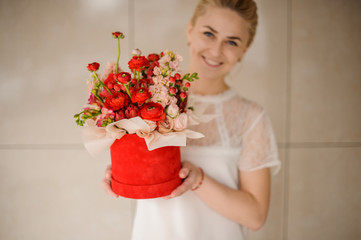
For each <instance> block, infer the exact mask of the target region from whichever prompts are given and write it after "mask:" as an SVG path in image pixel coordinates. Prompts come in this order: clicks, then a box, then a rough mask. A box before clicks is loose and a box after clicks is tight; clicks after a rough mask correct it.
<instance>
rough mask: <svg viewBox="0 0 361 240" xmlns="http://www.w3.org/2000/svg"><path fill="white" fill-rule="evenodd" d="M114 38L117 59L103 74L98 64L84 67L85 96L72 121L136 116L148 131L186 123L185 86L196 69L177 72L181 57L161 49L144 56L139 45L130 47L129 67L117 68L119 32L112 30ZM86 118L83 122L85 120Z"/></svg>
mask: <svg viewBox="0 0 361 240" xmlns="http://www.w3.org/2000/svg"><path fill="white" fill-rule="evenodd" d="M112 35H113V37H114V38H116V39H117V40H118V58H117V63H116V64H114V63H109V64H108V65H107V68H106V69H105V71H104V73H103V75H102V76H101V77H99V75H98V73H97V71H98V70H99V67H100V64H99V63H97V62H93V63H90V64H88V66H87V68H88V70H89V71H90V72H91V77H92V80H91V81H88V90H89V95H90V97H89V99H88V104H87V106H85V107H84V108H83V111H81V112H80V113H78V114H76V115H75V116H74V117H75V118H76V123H77V124H78V125H80V126H84V125H89V121H88V122H87V120H92V121H94V123H95V124H96V126H98V127H106V126H108V125H109V124H111V123H114V122H117V121H119V120H123V119H131V118H135V117H140V118H141V119H142V120H143V121H144V122H145V123H146V124H148V126H149V127H150V131H158V132H159V133H168V132H176V131H177V132H179V131H183V130H184V129H185V128H186V127H187V119H188V115H189V114H191V110H192V107H188V108H186V105H187V98H188V89H189V87H190V85H191V82H193V81H194V80H195V79H198V76H197V73H193V74H189V73H188V74H185V75H183V76H182V75H181V74H180V70H179V65H180V62H181V61H182V57H181V56H180V55H178V54H176V53H174V52H172V51H168V50H165V51H163V52H161V53H160V54H156V53H152V54H149V55H148V56H147V57H145V56H142V55H141V51H140V50H139V49H136V50H133V52H132V54H133V57H132V58H131V59H130V61H129V62H128V65H129V71H123V70H121V69H120V68H119V65H118V64H119V57H120V47H119V45H120V44H119V41H120V39H123V38H124V35H123V34H122V33H121V32H113V33H112ZM86 122H87V123H86Z"/></svg>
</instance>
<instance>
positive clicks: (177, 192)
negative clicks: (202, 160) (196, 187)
mask: <svg viewBox="0 0 361 240" xmlns="http://www.w3.org/2000/svg"><path fill="white" fill-rule="evenodd" d="M193 182H194V177H192V176H191V175H189V176H188V177H187V178H186V179H185V180H184V181H183V183H182V184H181V185H180V186H178V187H177V188H176V189H175V190H173V192H172V193H171V195H170V197H171V198H174V197H178V196H181V195H182V194H183V193H185V192H186V191H188V190H190V189H192V186H193Z"/></svg>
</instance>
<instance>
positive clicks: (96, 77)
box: [93, 72, 113, 95]
mask: <svg viewBox="0 0 361 240" xmlns="http://www.w3.org/2000/svg"><path fill="white" fill-rule="evenodd" d="M93 76H94V77H95V79H96V80H97V81H98V82H99V83H100V84H101V85H102V86H103V87H104V88H105V89H106V90H107V91H108V92H109V94H110V95H113V93H112V92H111V91H110V90H109V88H108V87H107V86H106V85H105V84H104V83H103V82H102V81H101V80H100V79H99V77H98V74H96V73H95V72H94V73H93Z"/></svg>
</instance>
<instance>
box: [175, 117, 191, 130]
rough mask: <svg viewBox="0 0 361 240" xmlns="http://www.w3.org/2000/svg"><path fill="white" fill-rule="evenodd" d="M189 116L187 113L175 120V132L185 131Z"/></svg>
mask: <svg viewBox="0 0 361 240" xmlns="http://www.w3.org/2000/svg"><path fill="white" fill-rule="evenodd" d="M187 122H188V116H187V114H185V113H181V114H179V116H178V117H177V118H176V119H174V127H173V129H174V130H175V131H178V132H179V131H183V130H184V129H185V128H186V127H187Z"/></svg>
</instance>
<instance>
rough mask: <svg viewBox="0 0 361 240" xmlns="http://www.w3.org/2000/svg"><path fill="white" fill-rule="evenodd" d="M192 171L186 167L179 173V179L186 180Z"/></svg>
mask: <svg viewBox="0 0 361 240" xmlns="http://www.w3.org/2000/svg"><path fill="white" fill-rule="evenodd" d="M189 172H190V170H189V169H188V168H186V167H183V168H182V169H181V170H180V171H179V177H180V178H182V179H184V178H186V177H187V176H188V175H189Z"/></svg>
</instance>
